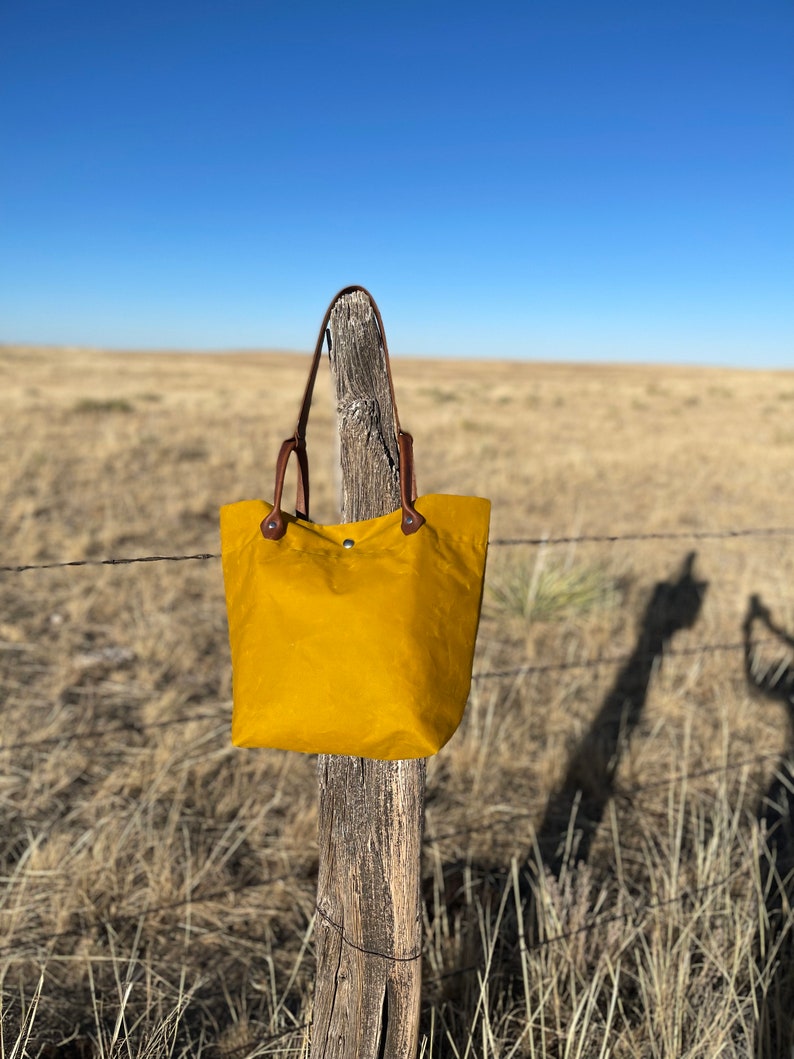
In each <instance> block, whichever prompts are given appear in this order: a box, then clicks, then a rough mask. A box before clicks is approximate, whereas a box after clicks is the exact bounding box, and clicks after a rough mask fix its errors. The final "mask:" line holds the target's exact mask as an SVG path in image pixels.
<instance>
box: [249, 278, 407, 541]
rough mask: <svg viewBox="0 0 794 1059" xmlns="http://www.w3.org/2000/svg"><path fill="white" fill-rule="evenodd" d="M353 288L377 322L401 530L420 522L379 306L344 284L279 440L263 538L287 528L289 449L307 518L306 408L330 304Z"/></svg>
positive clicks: (298, 508) (299, 506) (301, 512)
mask: <svg viewBox="0 0 794 1059" xmlns="http://www.w3.org/2000/svg"><path fill="white" fill-rule="evenodd" d="M354 291H361V292H362V293H363V294H366V296H367V297H368V298H369V301H370V304H371V306H372V311H373V313H374V316H375V321H376V323H377V327H378V334H379V338H380V343H381V347H382V349H383V356H384V360H385V363H386V378H387V380H388V383H389V393H390V395H391V402H392V408H393V410H394V428H395V431H396V434H397V446H398V450H399V455H400V507H401V508H402V522H401V526H402V531H403V533H405V534H409V533H416V531H417V530H418V529H419V528H420V527H421V526H422V525H423V524H424V521H425V519H424V516H423V515H420V514H419V512H418V511H417V510H416V508H415V507H414V501H415V500H416V475H415V473H414V460H413V438H412V437H411V435H410V434H407V433H406V432H405V431H404V430H402V428H401V427H400V420H399V417H398V415H397V401H396V399H395V396H394V380H393V378H392V373H391V362H390V359H389V347H388V345H387V344H386V331H385V329H384V326H383V318H382V317H381V315H380V310H379V309H378V306H377V304H376V303H375V299H374V298H373V297H372V295H371V294H370V293H369V291H368V290H366V288H364V287H358V286H353V287H344V288H343V289H342V290H340V291H339V293H338V294H336V295H335V296H334V297H333V298H332V300H331V304H330V305H329V306H328V308H327V309H326V312H325V316H324V317H323V322H322V323H321V324H320V331H319V334H318V336H317V343H316V345H315V347H314V354H313V356H312V361H311V366H310V367H309V378H308V379H307V381H306V389H305V391H304V394H303V400H302V401H301V406H300V412H299V413H298V422H297V424H296V426H295V433H294V434H293V435H292V437H290V438H287V439H286V441H284V442H282V445H281V449H280V451H279V454H278V459H277V461H276V484H275V488H274V490H273V510H272V511H271V512H270V514H269V515H268V516H267V517H266V518H264V519H263V520H262V523H261V527H260V528H261V530H262V536H263V537H265V538H266V539H267V540H279V539H280V538H281V537H283V536H284V534H285V532H286V529H287V527H286V524H285V522H284V517H283V514H282V511H281V498H282V494H283V492H284V477H285V475H286V473H287V464H288V463H289V458H290V456H291V455H292V453H293V452H294V453H296V454H297V457H298V488H297V497H296V505H295V513H296V515H297V517H298V518H302V519H305V520H307V521H308V518H309V461H308V457H307V455H306V428H307V426H308V422H309V412H310V410H311V403H312V396H313V394H314V383H315V380H316V378H317V369H318V367H319V366H320V358H321V357H322V352H323V341H324V339H325V337H326V333H327V328H328V323H329V321H330V319H331V313H332V311H333V308H334V306H335V305H336V303H337V301H338V300H339V299H340V298H341V297H343V295H345V294H351V293H353V292H354ZM329 344H330V335H329Z"/></svg>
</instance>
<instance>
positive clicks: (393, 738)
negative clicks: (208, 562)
mask: <svg viewBox="0 0 794 1059" xmlns="http://www.w3.org/2000/svg"><path fill="white" fill-rule="evenodd" d="M416 507H417V509H418V510H419V511H420V512H421V513H422V514H423V515H424V517H425V518H426V520H427V521H426V523H425V525H424V526H423V527H422V529H421V530H420V531H419V532H418V533H416V534H412V535H410V536H405V535H404V534H403V532H402V530H401V528H400V515H399V512H394V513H392V514H390V515H384V516H381V517H380V518H377V519H370V520H367V521H364V522H355V523H350V524H348V525H340V526H317V525H314V524H312V523H308V522H304V521H302V520H299V519H293V518H289V519H288V525H287V532H286V534H285V535H284V537H283V538H282V539H281V540H279V541H275V542H273V541H267V540H265V539H264V538H263V537H262V535H261V533H260V529H259V527H260V523H261V521H262V519H263V518H264V517H265V516H266V515H268V513H269V511H270V506H269V505H267V504H265V503H263V502H262V501H256V500H249V501H243V502H240V503H237V504H230V505H227V506H226V507H224V508H222V509H221V539H222V553H223V572H224V579H225V584H226V594H227V602H228V611H229V633H230V643H231V651H232V668H233V694H234V708H233V714H232V741H233V742H234V743H235V745H237V746H246V747H252V746H270V747H279V748H281V749H285V750H301V751H304V752H308V753H331V754H352V755H355V756H362V757H372V758H381V759H396V758H415V757H426V756H428V755H430V754H434V753H436V752H437V751H438V750H439V749H440V748H441V747H442V746H443V745H444V744H445V743H446V742H447V740H448V739H449V738H450V737H451V736H452V735H453V733H454V732H455V730H456V728H457V727H458V725H459V724H460V721H461V718H462V716H463V711H464V708H465V705H466V700H467V698H468V694H469V688H470V684H471V668H472V659H473V654H474V645H475V640H476V634H477V624H478V621H479V613H480V603H481V597H482V581H483V571H484V566H485V555H486V549H487V542H488V518H489V510H490V504H489V502H488V501H487V500H482V499H480V498H478V497H459V496H433V495H431V496H425V497H422V498H420V499H419V500H417V501H416ZM345 540H353V541H354V543H353V546H352V547H347V548H346V547H344V545H343V542H344V541H345Z"/></svg>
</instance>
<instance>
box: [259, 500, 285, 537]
mask: <svg viewBox="0 0 794 1059" xmlns="http://www.w3.org/2000/svg"><path fill="white" fill-rule="evenodd" d="M259 528H260V530H261V531H262V536H263V537H264V538H265V540H266V541H278V540H281V538H282V537H283V536H284V534H285V533H286V532H287V527H286V526H285V525H284V516H283V515H282V513H281V512H280V511H279V509H278V508H277V507H274V508H273V510H272V511H271V512H270V514H269V515H265V517H264V518H263V519H262V521H261V522H260V523H259Z"/></svg>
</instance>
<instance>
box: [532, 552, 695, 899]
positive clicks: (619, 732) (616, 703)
mask: <svg viewBox="0 0 794 1059" xmlns="http://www.w3.org/2000/svg"><path fill="white" fill-rule="evenodd" d="M695 558H696V553H695V552H690V553H689V554H688V555H687V556H686V558H685V559H684V561H683V564H682V566H681V568H680V570H679V571H678V572H677V574H675V575H674V576H673V578H672V579H671V580H669V581H660V582H659V583H658V584H657V585H656V586H655V587H654V590H653V594H652V595H651V598H650V600H649V602H648V606H647V607H646V610H645V614H644V615H643V617H642V620H641V622H640V628H639V632H638V635H637V642H636V645H635V647H634V650H633V652H632V654H631V655H630V657H629V658H628V660H627V662H626V663H625V665H624V666H623V668H622V669H621V670H620V672H619V673H618V676H617V678H616V680H615V683H614V685H613V687H612V689H611V691H610V692H609V693H608V694H607V696H606V698H605V699H604V702H603V705H602V706H601V709H600V710H599V711H598V713H597V714H596V716H595V718H594V720H593V722H592V724H591V726H590V728H589V730H588V732H587V733H586V735H585V736H584V738H583V739H582V740H581V742H580V743H579V745H578V747H577V748H576V749H575V750H574V752H573V754H572V755H571V758H570V760H569V762H568V768H567V770H566V773H565V776H564V778H563V780H562V782H561V783H560V785H559V787H558V788H557V790H556V791H555V792H554V793H552V795H551V796H550V798H549V800H548V802H547V805H546V810H545V812H544V815H543V819H542V820H541V822H540V824H539V825H538V827H537V830H536V851H537V853H538V854H539V856H540V864H536V863H531V867H532V868H533V870H534V871H535V872H537V871H541V870H544V869H545V870H547V871H548V872H550V873H551V875H552V876H553V877H554V878H555V879H559V877H560V874H561V872H562V871H563V869H564V868H572V867H574V866H575V865H576V864H577V863H586V862H587V860H588V858H589V856H590V848H591V846H592V843H593V839H594V838H595V835H596V832H597V830H598V827H599V825H600V823H601V821H602V820H603V817H604V812H605V810H606V808H607V805H608V804H609V802H610V800H611V798H612V796H613V794H614V789H615V776H616V774H617V770H618V767H619V765H620V760H621V757H622V755H623V752H624V750H625V748H626V747H627V746H628V743H629V740H630V739H631V736H632V734H633V732H634V730H635V728H636V727H637V725H638V724H639V722H640V719H641V717H642V711H643V709H644V707H645V702H646V700H647V697H648V688H649V686H650V682H651V677H652V676H653V673H654V671H655V669H656V668H657V667H658V666H659V664H660V662H661V660H662V659H663V657H664V652H665V649H666V648H667V646H668V645H669V643H670V641H671V640H672V638H673V636H674V635H675V634H676V633H677V632H679V631H680V630H682V629H689V628H691V627H692V626H693V625H694V624H695V622H696V621H697V618H698V614H699V613H700V608H701V605H702V602H703V597H704V595H705V592H706V589H707V587H708V583H707V582H705V581H698V580H696V578H695V576H694V572H693V567H694V562H695ZM525 888H526V889H527V890H528V889H529V880H525Z"/></svg>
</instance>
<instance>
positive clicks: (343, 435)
mask: <svg viewBox="0 0 794 1059" xmlns="http://www.w3.org/2000/svg"><path fill="white" fill-rule="evenodd" d="M330 331H331V340H332V350H331V368H332V373H333V377H334V382H335V387H336V395H337V402H338V422H339V433H340V442H341V459H342V517H343V520H344V521H346V522H347V521H355V520H358V519H364V518H373V517H376V516H378V515H382V514H385V513H386V512H388V511H393V510H394V509H395V508H396V507H398V506H399V500H400V494H399V482H398V453H397V440H396V437H395V431H394V421H393V413H392V404H391V395H390V392H389V386H388V381H387V377H386V372H385V364H384V357H383V351H382V350H381V348H380V343H379V340H378V330H377V326H376V324H375V319H374V317H373V314H372V309H371V306H370V302H369V299H368V298H367V296H366V295H365V294H363V293H361V292H354V293H350V294H346V295H344V296H343V297H342V298H340V299H339V300H338V302H337V303H336V305H335V307H334V311H333V312H332V314H331V320H330ZM361 664H362V666H364V665H366V664H367V659H366V658H362V659H361ZM343 708H344V704H343V703H340V709H343ZM318 770H319V797H320V815H319V838H320V869H319V879H318V885H317V912H318V915H317V926H316V938H317V981H316V986H315V1001H314V1017H313V1023H312V1040H311V1059H354V1057H355V1059H378V1057H382V1056H388V1057H389V1059H413V1057H414V1056H415V1054H416V1050H417V1042H418V1030H419V1025H418V1023H419V1000H420V990H421V947H422V915H421V904H420V902H421V892H420V881H421V875H420V862H421V844H422V828H423V822H424V788H425V762H424V761H421V760H420V761H371V760H368V759H365V758H350V757H337V756H331V755H322V756H321V757H320V759H319V765H318Z"/></svg>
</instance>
